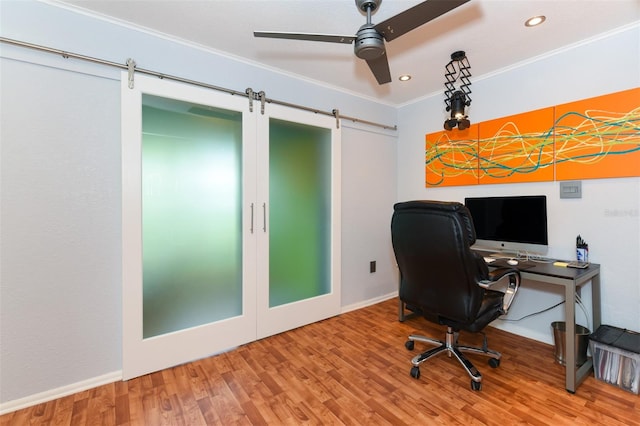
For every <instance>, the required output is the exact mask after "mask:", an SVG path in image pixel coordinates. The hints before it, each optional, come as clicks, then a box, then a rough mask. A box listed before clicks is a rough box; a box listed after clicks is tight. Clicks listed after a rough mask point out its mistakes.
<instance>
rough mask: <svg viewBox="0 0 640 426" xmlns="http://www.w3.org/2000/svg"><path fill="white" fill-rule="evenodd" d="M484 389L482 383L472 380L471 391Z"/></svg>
mask: <svg viewBox="0 0 640 426" xmlns="http://www.w3.org/2000/svg"><path fill="white" fill-rule="evenodd" d="M481 389H482V382H474V381H473V380H471V390H474V391H479V390H481Z"/></svg>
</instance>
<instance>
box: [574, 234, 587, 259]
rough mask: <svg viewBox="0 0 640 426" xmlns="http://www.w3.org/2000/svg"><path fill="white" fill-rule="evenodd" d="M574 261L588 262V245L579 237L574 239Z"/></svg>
mask: <svg viewBox="0 0 640 426" xmlns="http://www.w3.org/2000/svg"><path fill="white" fill-rule="evenodd" d="M576 259H577V260H578V262H588V261H589V244H587V242H586V241H585V240H583V239H582V237H581V236H580V235H578V237H577V238H576Z"/></svg>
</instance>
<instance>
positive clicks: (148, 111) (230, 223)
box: [142, 94, 242, 338]
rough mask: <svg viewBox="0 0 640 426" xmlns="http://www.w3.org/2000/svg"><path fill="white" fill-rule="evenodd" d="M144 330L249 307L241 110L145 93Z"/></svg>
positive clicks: (181, 325)
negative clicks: (244, 301)
mask: <svg viewBox="0 0 640 426" xmlns="http://www.w3.org/2000/svg"><path fill="white" fill-rule="evenodd" d="M142 104H143V107H142V134H143V136H142V253H143V255H142V256H143V337H144V338H149V337H154V336H158V335H160V334H164V333H170V332H174V331H178V330H182V329H186V328H189V327H195V326H199V325H203V324H208V323H211V322H215V321H219V320H222V319H226V318H230V317H234V316H238V315H241V314H242V230H241V222H242V186H241V185H242V166H241V164H242V163H241V162H242V115H241V113H238V112H233V111H226V110H223V109H217V108H212V107H204V106H199V105H193V104H190V103H186V102H182V101H177V100H169V99H165V98H160V97H156V96H151V95H146V94H144V95H143V96H142Z"/></svg>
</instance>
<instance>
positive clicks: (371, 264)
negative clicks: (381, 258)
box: [369, 260, 376, 274]
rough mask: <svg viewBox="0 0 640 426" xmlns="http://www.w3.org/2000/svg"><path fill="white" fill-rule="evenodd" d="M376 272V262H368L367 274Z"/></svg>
mask: <svg viewBox="0 0 640 426" xmlns="http://www.w3.org/2000/svg"><path fill="white" fill-rule="evenodd" d="M375 271H376V261H375V260H372V261H371V262H369V273H371V274H373V273H374V272H375Z"/></svg>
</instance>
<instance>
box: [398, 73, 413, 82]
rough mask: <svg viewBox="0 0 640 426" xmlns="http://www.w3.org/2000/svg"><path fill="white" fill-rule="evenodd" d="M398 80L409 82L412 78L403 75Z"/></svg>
mask: <svg viewBox="0 0 640 426" xmlns="http://www.w3.org/2000/svg"><path fill="white" fill-rule="evenodd" d="M398 80H400V81H409V80H411V76H410V75H409V74H402V75H401V76H400V77H398Z"/></svg>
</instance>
